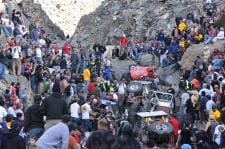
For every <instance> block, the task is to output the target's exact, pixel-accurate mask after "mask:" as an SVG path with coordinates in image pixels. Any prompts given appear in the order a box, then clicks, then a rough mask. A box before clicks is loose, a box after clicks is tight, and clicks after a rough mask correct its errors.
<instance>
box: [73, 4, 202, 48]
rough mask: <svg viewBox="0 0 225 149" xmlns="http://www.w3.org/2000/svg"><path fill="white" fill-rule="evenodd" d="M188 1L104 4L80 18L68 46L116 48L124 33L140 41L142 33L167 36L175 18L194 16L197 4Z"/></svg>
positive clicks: (143, 34)
mask: <svg viewBox="0 0 225 149" xmlns="http://www.w3.org/2000/svg"><path fill="white" fill-rule="evenodd" d="M199 1H200V0H193V1H192V0H190V1H186V3H185V4H183V3H182V2H181V1H178V0H168V1H162V0H105V1H103V2H102V5H101V6H99V7H98V8H97V9H96V10H95V11H94V12H93V13H91V14H89V15H85V16H83V17H82V18H81V20H80V22H79V24H78V26H77V28H76V31H75V33H74V35H73V37H72V44H74V45H76V42H77V41H79V42H81V43H82V44H83V45H93V43H94V42H98V43H101V44H117V43H116V42H117V38H115V37H119V36H121V35H122V34H123V33H125V34H126V35H127V36H128V37H136V38H139V39H142V38H143V37H144V36H145V35H146V33H151V32H154V31H156V30H160V29H164V30H165V32H171V29H172V28H173V26H174V25H175V17H176V16H186V14H187V13H188V12H191V11H192V12H194V13H196V14H197V13H198V11H197V8H196V7H197V3H198V2H199Z"/></svg>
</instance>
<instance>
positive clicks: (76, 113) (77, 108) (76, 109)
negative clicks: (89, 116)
mask: <svg viewBox="0 0 225 149" xmlns="http://www.w3.org/2000/svg"><path fill="white" fill-rule="evenodd" d="M79 111H80V105H79V104H78V103H77V102H75V103H73V104H71V106H70V113H71V117H74V118H79Z"/></svg>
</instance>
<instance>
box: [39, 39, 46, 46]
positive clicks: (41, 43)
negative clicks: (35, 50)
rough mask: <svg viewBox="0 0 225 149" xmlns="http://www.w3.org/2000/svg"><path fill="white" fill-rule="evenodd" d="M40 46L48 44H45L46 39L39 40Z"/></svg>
mask: <svg viewBox="0 0 225 149" xmlns="http://www.w3.org/2000/svg"><path fill="white" fill-rule="evenodd" d="M38 42H39V44H40V45H41V46H44V45H45V44H46V42H45V40H44V39H39V41H38Z"/></svg>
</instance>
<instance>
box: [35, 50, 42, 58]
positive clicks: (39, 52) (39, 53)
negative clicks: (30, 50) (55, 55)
mask: <svg viewBox="0 0 225 149" xmlns="http://www.w3.org/2000/svg"><path fill="white" fill-rule="evenodd" d="M36 57H40V58H41V57H42V54H41V49H40V48H36Z"/></svg>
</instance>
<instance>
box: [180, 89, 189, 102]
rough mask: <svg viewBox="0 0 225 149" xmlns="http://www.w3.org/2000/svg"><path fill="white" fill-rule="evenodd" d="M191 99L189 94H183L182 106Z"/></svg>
mask: <svg viewBox="0 0 225 149" xmlns="http://www.w3.org/2000/svg"><path fill="white" fill-rule="evenodd" d="M189 98H190V95H189V94H188V93H185V92H184V93H183V94H182V95H181V105H185V104H186V102H187V100H188V99H189Z"/></svg>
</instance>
